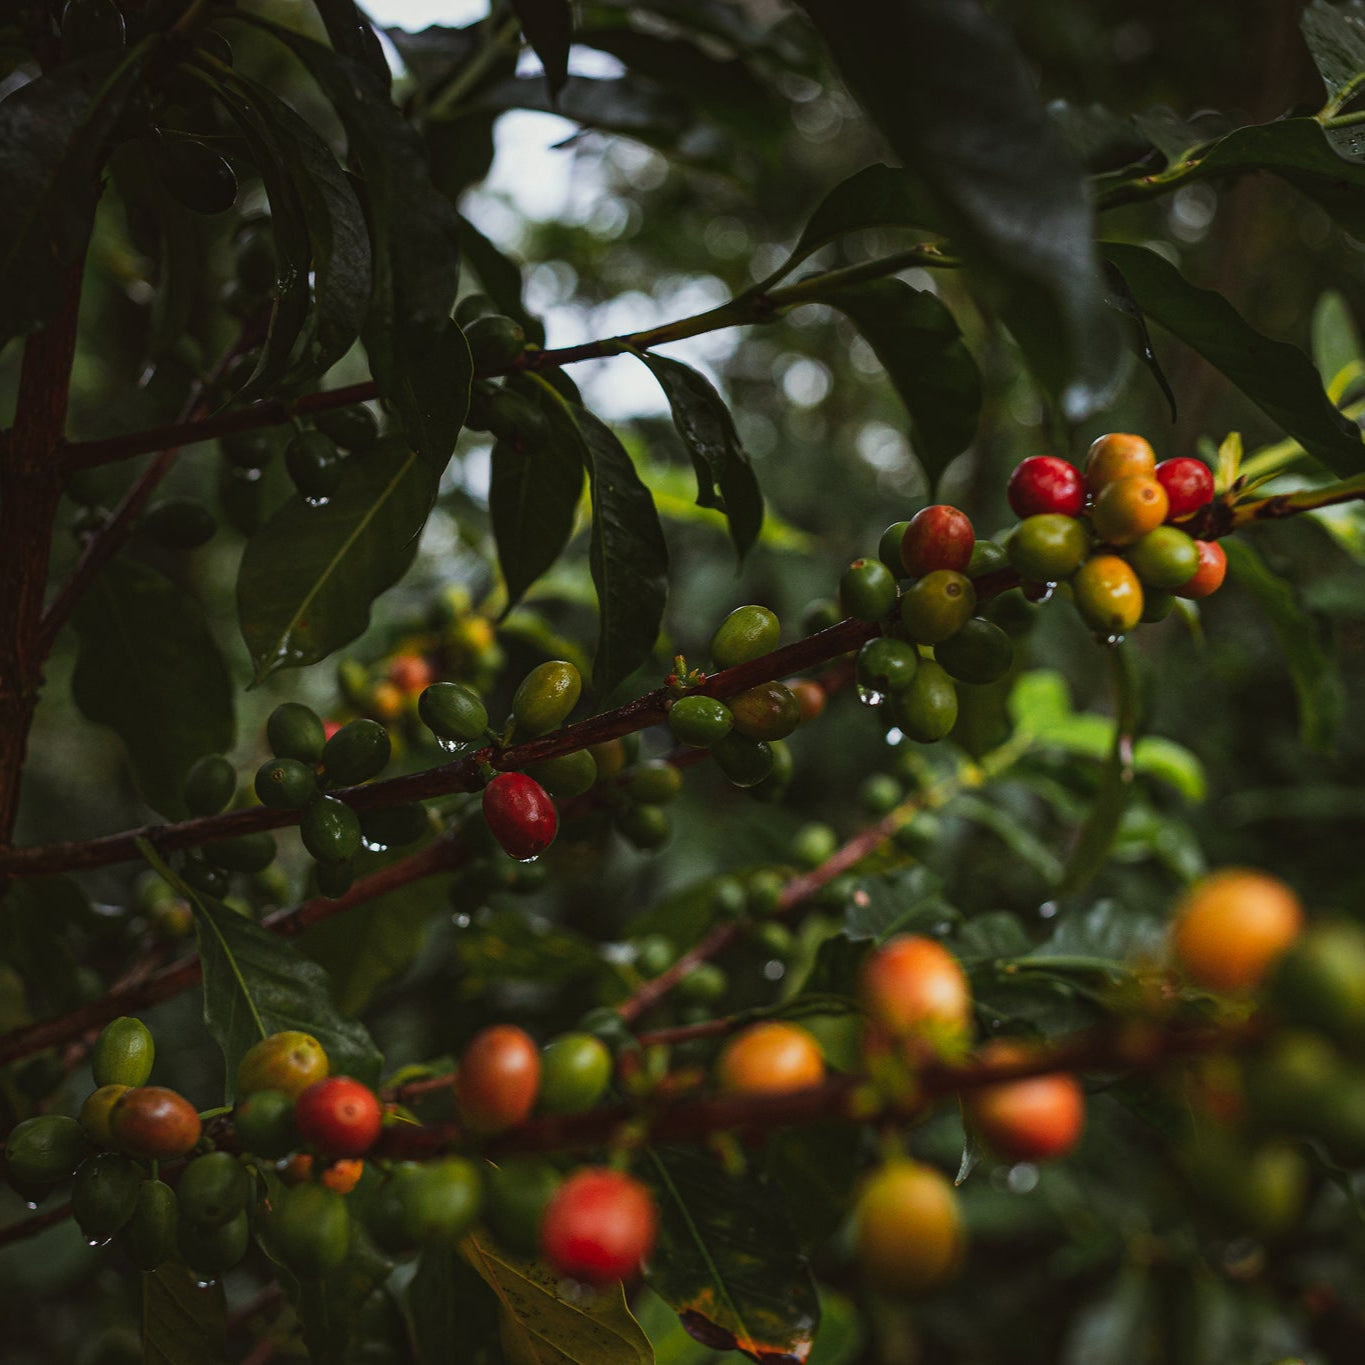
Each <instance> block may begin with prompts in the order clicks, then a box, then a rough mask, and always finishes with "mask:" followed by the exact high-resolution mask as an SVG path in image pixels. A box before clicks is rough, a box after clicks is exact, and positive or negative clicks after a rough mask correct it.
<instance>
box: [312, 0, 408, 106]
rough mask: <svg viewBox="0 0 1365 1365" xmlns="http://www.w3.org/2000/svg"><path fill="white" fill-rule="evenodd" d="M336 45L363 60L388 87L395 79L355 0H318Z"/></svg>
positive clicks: (325, 23) (337, 47) (329, 34)
mask: <svg viewBox="0 0 1365 1365" xmlns="http://www.w3.org/2000/svg"><path fill="white" fill-rule="evenodd" d="M316 3H317V8H318V14H319V15H321V17H322V22H323V24H324V26H325V27H326V29H327V36H328V37H329V38H330V39H331V40H332V46H333V47H334V48H335V49H336V50H337V51H338V52H340V53H342V54H343V55H344V56H347V57H351V58H353V59H354V60H355V61H357V62H359V63H361V64H362V65H363V66H364V67H365V68H366V70H368V71H369V72H370V73H371V74H372V75H373V76H374V77H375V78H376V79H377V80H378V81H379V82H380V83H381V84H382V85H383V86H384V89H385V90H387V89H388V88H389V87H390V85H392V83H393V77H392V75H391V73H390V71H389V64H388V62H386V61H385V60H384V49H383V48H382V47H380V46H379V40H378V38H376V37H375V33H374V29H372V28H371V27H370V24H369V21H368V20H367V19H366V18H365V16H364V15H363V14H362V13H361V12H360V10H359V9H358V8H357V7H356V4H355V0H316Z"/></svg>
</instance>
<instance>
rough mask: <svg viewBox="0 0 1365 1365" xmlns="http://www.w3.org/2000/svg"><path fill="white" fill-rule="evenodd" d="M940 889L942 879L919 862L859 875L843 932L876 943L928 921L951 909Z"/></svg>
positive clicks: (941, 915)
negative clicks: (881, 874)
mask: <svg viewBox="0 0 1365 1365" xmlns="http://www.w3.org/2000/svg"><path fill="white" fill-rule="evenodd" d="M942 893H943V881H942V879H941V878H940V877H938V876H937V874H935V873H933V872H931V871H930V870H929V869H928V868H927V867H924V866H923V865H922V864H916V865H915V866H914V867H906V868H898V869H896V870H895V871H893V872H890V873H887V874H886V875H884V876H880V877H863V878H861V879H860V880H859V881H858V882H857V884H856V886H855V887H854V889H853V893H852V895H850V896H849V898H848V908H847V909H846V910H845V911H844V932H845V933H846V934H847V935H848V936H849V937H850V938H852V939H869V938H870V939H876V940H877V942H879V943H880V942H883V941H884V940H886V939H888V938H890V937H891V935H892V934H899V933H901V932H903V931H904V930H906V929H909V928H911V927H912V926H920V927H923V926H925V925H928V924H931V923H933V922H934V921H936V920H940V919H943V918H944V917H945V916H950V915H951V913H952V912H951V910H950V909H949V908H948V907H947V904H946V902H945V901H944V900H943V895H942Z"/></svg>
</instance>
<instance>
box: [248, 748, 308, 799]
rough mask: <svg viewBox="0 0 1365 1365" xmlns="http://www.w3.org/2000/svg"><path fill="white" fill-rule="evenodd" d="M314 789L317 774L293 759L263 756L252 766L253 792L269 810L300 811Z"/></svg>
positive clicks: (304, 764)
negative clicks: (254, 781) (266, 757)
mask: <svg viewBox="0 0 1365 1365" xmlns="http://www.w3.org/2000/svg"><path fill="white" fill-rule="evenodd" d="M317 790H318V779H317V773H315V772H314V771H313V768H312V767H311V766H310V765H309V764H307V763H303V762H301V761H300V760H299V759H297V758H271V759H267V760H266V761H265V762H264V763H262V764H261V766H260V767H259V768H257V769H256V795H257V796H258V797H260V799H261V804H262V805H263V806H269V807H270V808H271V809H272V810H300V809H301V808H302V807H304V806H306V805H307V804H308V803H309V801H311V800H312V799H313V797H314V796H316V795H317Z"/></svg>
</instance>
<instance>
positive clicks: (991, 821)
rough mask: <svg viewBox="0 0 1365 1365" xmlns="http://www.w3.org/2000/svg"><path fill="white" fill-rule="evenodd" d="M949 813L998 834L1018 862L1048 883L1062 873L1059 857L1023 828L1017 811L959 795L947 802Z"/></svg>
mask: <svg viewBox="0 0 1365 1365" xmlns="http://www.w3.org/2000/svg"><path fill="white" fill-rule="evenodd" d="M948 809H949V811H950V812H951V814H953V815H956V816H958V817H960V818H961V819H964V820H970V821H971V822H972V823H973V824H975V825H980V826H981V827H982V828H983V829H988V830H990V831H991V832H992V833H993V834H995V835H997V836H998V837H999V839H1000V840H1001V842H1002V843H1004V845H1005V846H1006V847H1007V848H1008V849H1009V850H1010V852H1011V853H1013V854H1014V855H1015V856H1016V857H1017V858H1018V859H1019V861H1020V862H1021V863H1025V864H1027V865H1028V866H1029V867H1031V868H1032V869H1033V870H1034V871H1035V872H1036V873H1037V874H1038V876H1039V878H1040V879H1041V880H1042V881H1043V882H1044V883H1045V884H1046V885H1048V886H1054V885H1055V884H1056V883H1057V882H1059V881H1060V880H1061V877H1062V862H1061V859H1060V858H1058V857H1057V855H1056V854H1055V853H1054V852H1053V851H1052V850H1051V849H1050V848H1049V847H1048V846H1047V845H1046V844H1045V843H1044V842H1043V841H1042V840H1041V839H1039V838H1038V836H1037V835H1036V834H1034V833H1033V832H1032V830H1029V829H1026V828H1025V827H1024V825H1023V824H1022V823H1020V820H1019V818H1018V816H1017V814H1015V813H1013V812H1010V811H1004V810H1001V809H999V807H997V806H993V805H991V804H990V802H989V801H983V800H982V799H981V798H980V797H976V796H959V797H957V798H956V799H955V800H954V801H953V802H952V803H951V805H950V806H949V808H948Z"/></svg>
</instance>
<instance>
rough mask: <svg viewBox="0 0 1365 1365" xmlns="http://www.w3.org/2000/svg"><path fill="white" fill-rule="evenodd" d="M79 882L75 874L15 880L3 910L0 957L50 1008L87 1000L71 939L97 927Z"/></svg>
mask: <svg viewBox="0 0 1365 1365" xmlns="http://www.w3.org/2000/svg"><path fill="white" fill-rule="evenodd" d="M98 923H99V920H98V916H97V915H96V914H95V911H94V909H93V908H92V906H91V904H90V902H89V900H88V899H87V898H86V895H85V892H84V891H82V890H81V888H80V884H79V883H78V882H77V881H75V880H74V879H73V878H71V877H67V876H56V877H25V878H24V879H23V880H17V879H16V880H15V881H12V882H11V883H10V885H9V888H8V890H7V891H6V892H5V897H4V902H3V911H0V962H3V963H5V964H6V965H7V966H10V967H12V968H14V970H15V971H17V972H18V973H19V975H20V976H21V977H22V978H23V980H24V984H25V985H26V986H27V987H28V988H29V990H30V992H32V991H33V990H34V989H35V988H36V989H37V990H38V991H40V992H41V993H42V998H43V999H44V1001H45V1003H46V1004H47V1005H48V1007H49V1011H50V1012H52V1013H61V1012H65V1011H66V1010H74V1009H75V1008H76V1007H77V1006H79V1005H82V1004H84V1003H85V1000H84V998H83V995H82V991H81V982H80V980H79V978H78V976H77V965H78V964H77V960H76V957H75V955H74V954H73V953H72V951H71V944H72V943H73V942H78V941H79V936H81V935H83V934H85V933H88V932H90V931H91V930H93V929H97V928H98Z"/></svg>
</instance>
